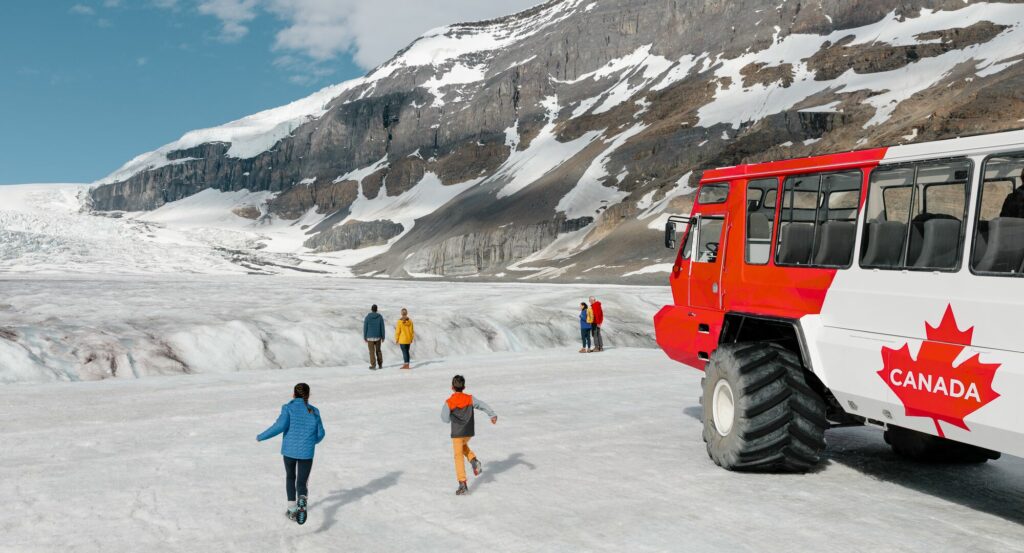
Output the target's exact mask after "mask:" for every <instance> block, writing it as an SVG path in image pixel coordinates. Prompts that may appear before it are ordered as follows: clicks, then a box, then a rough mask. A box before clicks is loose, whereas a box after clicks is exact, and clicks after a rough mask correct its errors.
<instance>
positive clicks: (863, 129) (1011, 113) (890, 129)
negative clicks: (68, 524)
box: [91, 0, 1024, 282]
mask: <svg viewBox="0 0 1024 553" xmlns="http://www.w3.org/2000/svg"><path fill="white" fill-rule="evenodd" d="M1022 59H1024V5H1021V4H1017V3H1009V2H1008V3H998V2H997V3H968V4H965V2H964V1H963V0H943V1H923V0H823V1H818V2H810V3H808V2H798V1H793V0H789V1H787V0H780V3H778V4H776V3H774V2H773V3H771V4H768V3H765V2H763V1H754V0H703V1H698V0H555V1H552V2H549V3H547V4H543V5H541V6H538V7H536V8H534V9H531V10H529V11H526V12H523V13H520V14H516V15H513V16H509V17H506V18H502V19H498V20H494V21H487V22H480V23H467V24H459V25H452V26H450V27H447V28H443V29H439V30H436V31H432V32H431V33H428V34H427V35H425V36H423V37H421V38H420V39H418V40H417V41H415V42H414V43H413V44H411V45H410V46H409V47H408V48H407V49H405V50H403V51H402V52H399V53H398V54H397V55H396V56H395V57H394V58H393V59H392V60H390V61H389V62H387V63H385V64H384V65H382V66H381V67H379V68H377V69H376V70H374V71H372V72H371V73H369V74H368V75H367V76H365V77H362V78H360V79H356V80H353V81H349V82H346V83H342V84H339V85H335V86H332V87H328V88H326V89H324V90H322V91H320V92H318V93H316V94H314V95H313V96H310V97H309V98H305V99H302V100H299V101H297V102H294V103H292V104H290V105H288V106H284V107H281V108H277V109H274V110H269V111H266V112H262V113H259V114H256V115H253V116H250V117H247V118H245V119H241V120H239V121H236V122H233V123H229V124H227V125H224V126H222V127H216V128H212V129H204V130H199V131H194V132H191V133H188V134H186V135H185V136H184V137H182V138H181V139H180V140H178V141H176V142H174V143H172V144H169V145H167V146H165V147H163V148H161V149H159V150H156V151H154V152H150V153H147V154H143V155H141V156H139V157H137V158H136V159H134V160H132V161H130V162H129V163H127V164H126V165H125V166H124V167H122V168H121V169H119V170H118V171H116V172H114V173H113V174H112V175H110V176H109V177H108V178H106V179H104V180H103V181H101V182H99V183H97V186H96V187H95V188H94V189H93V190H92V191H91V200H92V205H93V207H94V209H97V210H101V211H141V210H153V209H156V208H159V207H161V206H163V205H164V204H167V203H169V202H177V201H180V200H183V199H185V198H188V197H191V196H193V195H194V194H196V193H197V192H200V191H202V190H205V189H208V188H212V189H216V190H221V191H241V190H248V191H249V192H266V193H268V194H267V196H266V201H265V205H263V206H261V209H263V211H262V212H261V214H260V217H258V218H257V219H256V220H254V221H253V222H252V223H251V225H252V229H253V230H252V232H253V233H254V234H256V235H257V236H258V235H259V228H260V225H266V224H281V223H284V222H293V223H289V224H291V225H292V226H293V227H294V228H295V232H296V233H301V239H300V240H298V241H295V242H294V246H291V247H293V248H298V249H293V250H292V251H291V253H293V254H305V253H309V252H310V251H314V252H329V251H335V252H339V253H344V252H345V251H347V250H357V249H360V250H363V251H364V253H366V255H359V256H355V257H346V256H341V257H337V256H336V257H335V258H330V257H329V258H326V259H327V261H325V262H336V263H347V264H349V265H351V266H353V270H354V272H355V273H356V274H374V275H378V276H380V275H390V276H396V277H401V276H408V275H423V274H430V275H440V276H447V277H480V278H541V279H545V278H556V279H561V280H575V279H579V278H585V279H587V280H603V281H617V280H619V279H620V278H622V277H623V276H624V275H627V274H630V273H633V275H631V276H629V277H627V280H638V281H651V282H654V281H658V280H660V279H662V278H663V275H658V274H657V272H654V271H647V272H645V271H642V269H644V268H645V267H651V266H658V265H661V264H664V263H665V262H666V261H667V260H668V255H667V254H668V252H667V251H665V250H663V249H661V248H660V246H659V239H658V235H657V232H656V231H657V229H658V228H659V227H660V225H661V220H662V218H663V217H664V216H665V215H666V214H667V213H679V212H685V211H687V210H688V209H689V205H690V202H691V200H690V197H691V194H692V192H693V186H694V185H695V184H696V182H697V180H698V176H699V173H700V171H701V170H702V169H705V168H708V167H713V166H723V165H731V164H735V163H741V162H750V161H761V160H768V159H777V158H784V157H795V156H804V155H813V154H819V153H826V152H834V151H843V150H850V149H855V148H866V147H872V146H881V145H892V144H897V143H903V142H907V141H910V140H915V141H919V140H933V139H939V138H947V137H952V136H956V135H961V134H974V133H979V132H989V131H999V130H1007V129H1012V128H1020V127H1022V126H1024V66H1022V65H1021V64H1020V63H1019V62H1020V61H1021V60H1022ZM253 214H254V213H253V212H252V211H251V210H245V212H244V213H239V216H240V217H247V216H250V215H253ZM267 218H270V220H269V221H268V220H267ZM275 221H277V223H275ZM267 240H270V239H269V238H268V239H267ZM263 242H266V240H264V241H263ZM256 243H261V241H260V239H258V238H257V240H256ZM299 244H301V245H302V246H299ZM264 245H266V244H264ZM367 248H369V249H367ZM275 249H277V250H282V249H287V248H285V247H284V246H280V247H278V248H275V247H274V245H273V244H271V247H270V248H268V251H272V250H275ZM332 259H333V261H332ZM339 259H344V261H339Z"/></svg>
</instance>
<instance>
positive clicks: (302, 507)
mask: <svg viewBox="0 0 1024 553" xmlns="http://www.w3.org/2000/svg"><path fill="white" fill-rule="evenodd" d="M306 505H307V503H306V496H304V495H300V496H299V501H298V506H299V510H298V511H297V512H296V513H295V522H298V523H299V524H305V523H306V516H307V513H306Z"/></svg>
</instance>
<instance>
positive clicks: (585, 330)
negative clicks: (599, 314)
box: [580, 302, 594, 353]
mask: <svg viewBox="0 0 1024 553" xmlns="http://www.w3.org/2000/svg"><path fill="white" fill-rule="evenodd" d="M580 308H581V309H580V338H582V339H583V349H581V350H580V353H590V328H591V326H592V324H593V322H594V312H593V311H591V310H590V307H588V306H587V304H586V303H583V302H580Z"/></svg>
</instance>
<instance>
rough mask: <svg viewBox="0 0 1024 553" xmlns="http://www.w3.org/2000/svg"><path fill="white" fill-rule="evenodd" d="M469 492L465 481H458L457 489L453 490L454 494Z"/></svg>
mask: <svg viewBox="0 0 1024 553" xmlns="http://www.w3.org/2000/svg"><path fill="white" fill-rule="evenodd" d="M467 493H469V486H467V485H466V483H465V482H459V489H457V490H455V495H466V494H467Z"/></svg>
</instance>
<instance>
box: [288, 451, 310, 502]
mask: <svg viewBox="0 0 1024 553" xmlns="http://www.w3.org/2000/svg"><path fill="white" fill-rule="evenodd" d="M284 470H285V473H286V476H285V488H286V489H287V490H288V501H295V492H296V491H298V492H299V495H309V490H308V489H307V488H306V482H308V481H309V471H311V470H313V460H312V459H292V458H291V457H287V456H285V458H284Z"/></svg>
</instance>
